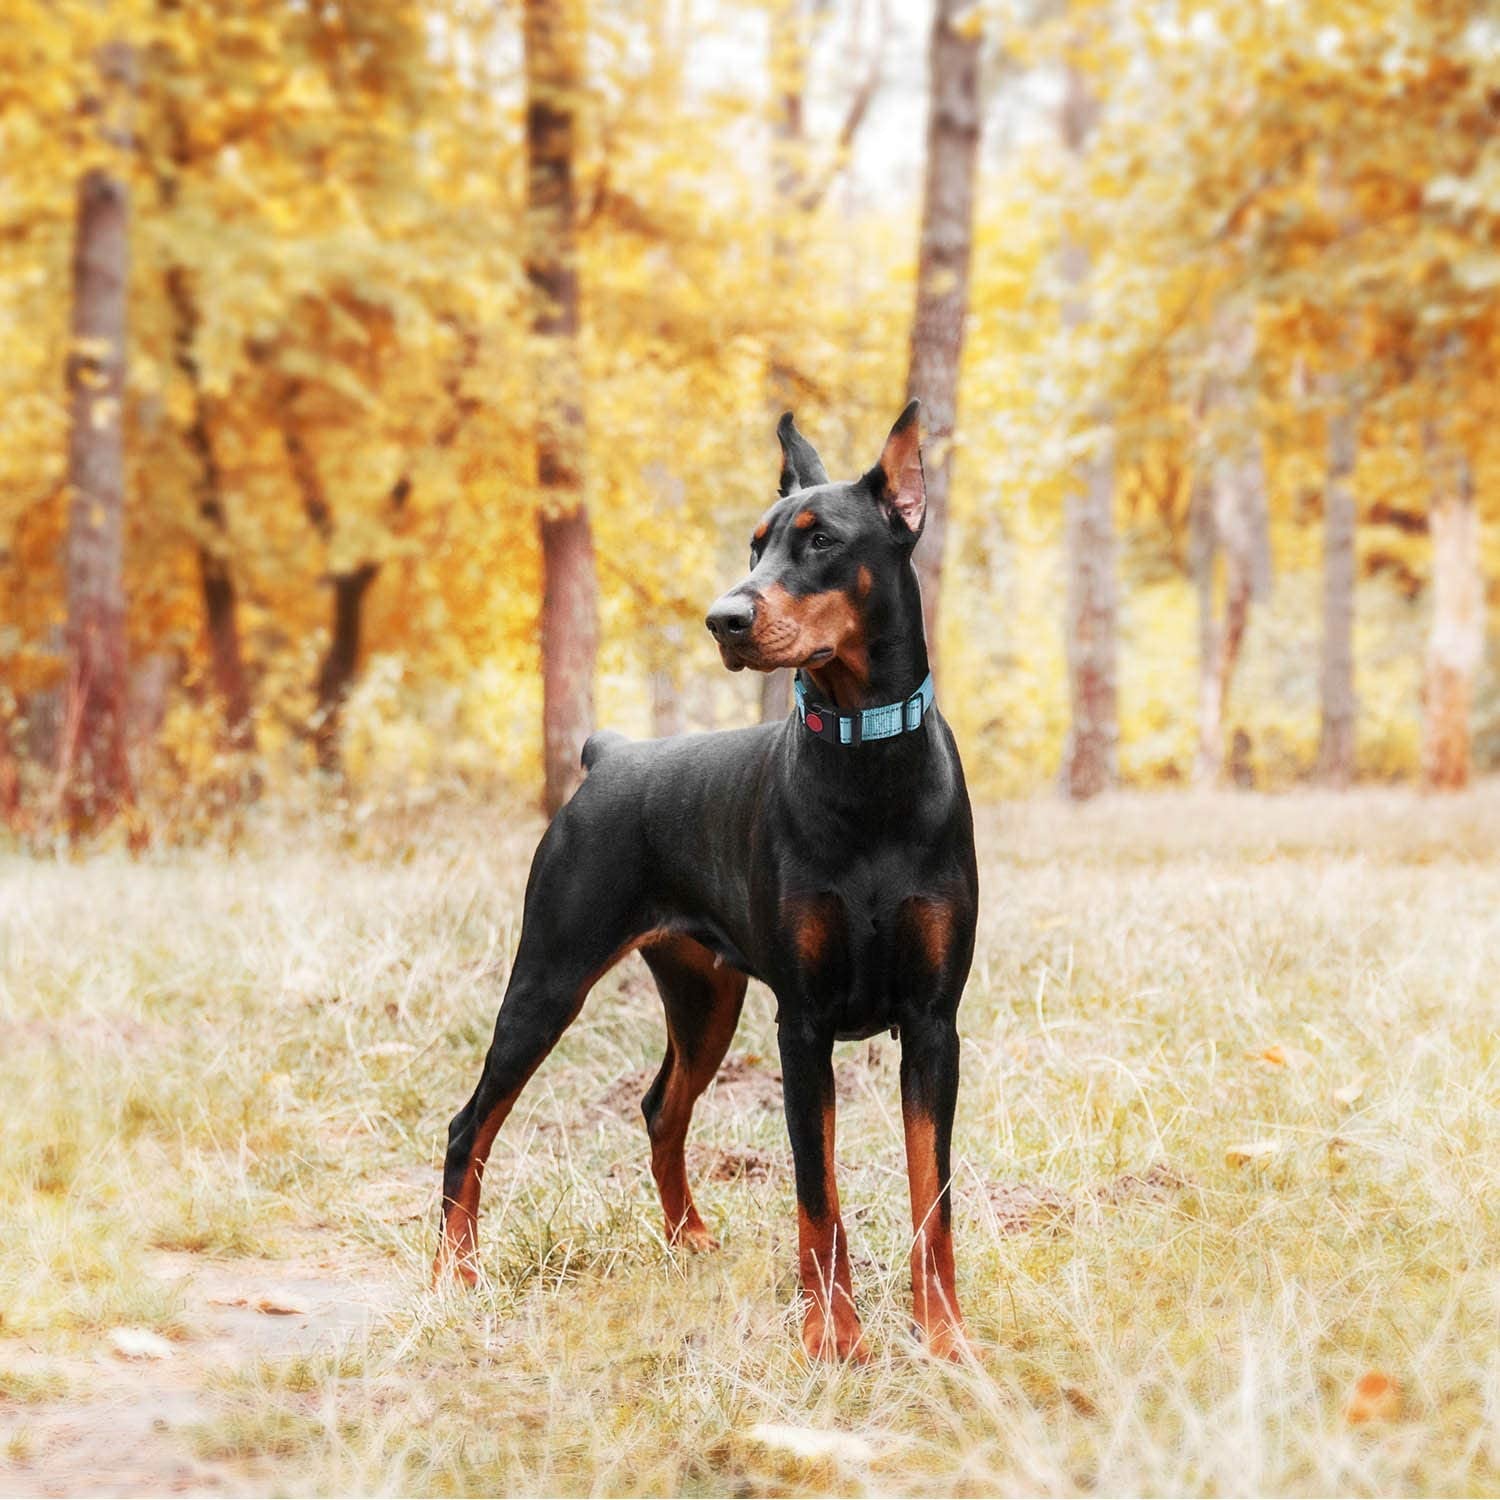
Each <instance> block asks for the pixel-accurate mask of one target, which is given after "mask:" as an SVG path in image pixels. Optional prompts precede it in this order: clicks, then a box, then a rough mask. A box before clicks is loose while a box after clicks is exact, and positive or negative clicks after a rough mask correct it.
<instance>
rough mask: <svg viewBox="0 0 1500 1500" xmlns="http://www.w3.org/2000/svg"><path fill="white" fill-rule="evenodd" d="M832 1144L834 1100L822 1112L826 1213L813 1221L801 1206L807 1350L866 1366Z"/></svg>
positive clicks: (867, 1353) (821, 1356) (799, 1229)
mask: <svg viewBox="0 0 1500 1500" xmlns="http://www.w3.org/2000/svg"><path fill="white" fill-rule="evenodd" d="M833 1143H834V1107H833V1104H832V1103H831V1102H830V1103H829V1104H828V1106H827V1107H826V1108H825V1109H824V1111H823V1198H824V1202H825V1203H826V1204H827V1211H826V1212H825V1213H824V1214H823V1215H822V1216H821V1217H818V1218H814V1217H813V1216H812V1215H811V1214H809V1213H808V1211H807V1209H806V1208H805V1207H803V1205H802V1204H801V1203H800V1202H799V1203H798V1204H797V1262H798V1269H799V1270H800V1272H801V1275H802V1290H803V1292H804V1293H805V1294H806V1296H807V1298H808V1309H807V1313H806V1315H805V1316H804V1318H803V1320H802V1347H803V1349H805V1350H806V1351H807V1354H808V1356H809V1357H810V1358H812V1359H828V1360H833V1359H852V1360H855V1361H856V1362H858V1363H861V1364H862V1363H864V1361H865V1360H867V1359H868V1358H869V1357H870V1351H869V1348H868V1346H867V1345H866V1344H865V1338H864V1330H863V1329H862V1328H861V1327H860V1323H859V1314H858V1313H857V1312H856V1311H855V1309H854V1287H853V1281H852V1279H851V1276H850V1271H849V1239H848V1235H847V1234H846V1232H845V1230H844V1221H843V1218H842V1217H841V1216H840V1213H839V1188H838V1181H837V1174H836V1173H835V1170H834V1156H833Z"/></svg>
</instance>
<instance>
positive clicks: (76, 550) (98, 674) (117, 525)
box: [58, 43, 135, 834]
mask: <svg viewBox="0 0 1500 1500" xmlns="http://www.w3.org/2000/svg"><path fill="white" fill-rule="evenodd" d="M99 68H100V73H101V77H102V83H103V87H102V90H101V96H100V98H99V99H98V100H95V101H93V102H92V104H91V106H90V107H91V110H92V112H94V113H97V114H100V115H101V116H102V121H103V134H104V136H105V139H106V140H107V141H108V142H109V143H110V144H111V145H112V146H113V147H114V148H115V153H116V155H117V158H119V157H123V154H124V153H125V152H126V151H127V150H128V149H129V147H130V133H129V126H128V123H127V122H128V109H129V103H130V96H131V91H132V89H133V87H134V74H135V60H134V55H133V53H132V52H131V50H130V49H129V48H128V47H125V46H123V45H121V44H119V43H110V44H108V45H107V46H105V47H104V48H103V49H102V51H101V53H100V58H99ZM129 271H130V196H129V188H128V186H127V184H126V179H125V165H124V162H123V160H119V159H117V160H116V161H115V162H114V163H112V164H111V165H107V166H98V167H93V168H91V169H90V170H89V171H88V172H86V173H85V174H84V176H83V178H82V180H81V181H80V183H79V187H78V201H77V219H76V225H75V230H74V242H73V316H72V325H71V342H70V349H69V355H68V367H67V384H68V396H69V405H70V413H69V422H70V431H69V441H68V492H69V497H70V498H69V505H68V536H67V544H66V546H67V608H68V625H67V646H68V687H67V710H66V728H65V732H64V736H63V742H62V747H61V755H60V761H59V768H58V788H59V793H60V803H61V809H62V813H63V816H64V819H65V821H66V823H67V825H68V827H69V829H70V831H72V832H73V833H75V834H76V833H80V832H83V831H84V830H86V829H88V828H91V827H95V826H98V825H99V824H102V823H104V822H106V821H108V820H109V819H110V818H111V817H113V816H114V815H115V814H116V813H117V812H118V811H119V810H120V809H121V808H122V807H124V806H126V805H128V804H129V802H130V800H131V796H132V793H131V786H130V767H129V762H128V759H127V756H126V722H125V716H126V691H127V683H128V678H127V672H126V637H125V590H124V577H123V574H124V542H125V442H124V397H125V338H126V302H127V292H128V280H129Z"/></svg>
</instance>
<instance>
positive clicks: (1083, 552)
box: [1060, 64, 1120, 801]
mask: <svg viewBox="0 0 1500 1500" xmlns="http://www.w3.org/2000/svg"><path fill="white" fill-rule="evenodd" d="M1097 118H1098V106H1097V104H1096V103H1095V101H1094V99H1093V97H1092V96H1091V95H1090V93H1089V89H1088V84H1087V82H1086V80H1085V79H1084V76H1083V72H1082V70H1081V69H1080V68H1079V67H1078V66H1077V65H1076V64H1070V65H1069V67H1068V70H1067V78H1066V83H1065V87H1064V92H1063V102H1062V111H1061V133H1062V139H1063V144H1064V146H1066V147H1067V149H1068V151H1069V152H1070V153H1071V154H1072V156H1073V158H1074V161H1075V163H1076V164H1077V167H1078V169H1079V171H1080V172H1081V167H1082V161H1083V157H1084V155H1085V153H1086V151H1087V150H1088V141H1089V137H1090V135H1092V134H1093V130H1094V126H1095V123H1096V121H1097ZM1060 260H1061V272H1062V278H1063V282H1064V284H1065V287H1066V292H1065V295H1064V301H1063V308H1062V320H1063V327H1064V328H1065V329H1067V330H1068V332H1069V333H1070V334H1073V335H1081V334H1082V332H1083V330H1084V329H1086V328H1087V326H1088V323H1089V319H1090V316H1091V314H1090V309H1089V299H1088V282H1089V271H1090V265H1089V252H1088V249H1087V247H1086V246H1085V245H1084V244H1083V243H1082V242H1081V241H1079V240H1078V239H1076V238H1069V239H1065V240H1064V243H1063V246H1062V251H1061V256H1060ZM1089 424H1090V426H1091V427H1092V428H1093V429H1094V431H1095V434H1096V438H1095V443H1094V446H1093V450H1092V451H1091V452H1090V453H1089V454H1088V456H1087V457H1086V458H1084V459H1083V460H1081V461H1080V462H1079V463H1078V464H1077V465H1076V466H1075V468H1074V471H1073V473H1072V475H1071V476H1070V477H1069V481H1068V488H1067V491H1066V494H1065V497H1064V501H1063V531H1064V556H1065V566H1066V568H1067V575H1068V577H1067V593H1066V598H1067V604H1066V609H1067V614H1066V617H1065V620H1064V632H1065V636H1066V640H1067V648H1068V689H1069V700H1070V702H1071V706H1072V725H1071V728H1070V730H1069V733H1068V743H1067V748H1066V749H1065V751H1064V753H1063V770H1062V784H1063V788H1064V790H1065V791H1066V792H1067V794H1068V796H1070V797H1072V798H1073V799H1074V800H1076V801H1084V800H1086V799H1087V798H1090V797H1096V796H1098V794H1099V793H1100V792H1103V791H1105V790H1107V789H1108V788H1109V787H1111V786H1113V785H1114V784H1115V781H1116V779H1117V775H1118V766H1117V756H1118V747H1119V738H1120V731H1119V706H1118V694H1117V689H1116V660H1117V653H1118V646H1117V633H1118V627H1117V617H1118V612H1119V606H1118V596H1117V585H1116V579H1115V520H1114V442H1113V435H1112V433H1111V431H1110V412H1109V409H1108V407H1107V405H1105V404H1104V403H1103V402H1096V403H1095V404H1094V406H1093V408H1092V409H1091V410H1090V412H1089Z"/></svg>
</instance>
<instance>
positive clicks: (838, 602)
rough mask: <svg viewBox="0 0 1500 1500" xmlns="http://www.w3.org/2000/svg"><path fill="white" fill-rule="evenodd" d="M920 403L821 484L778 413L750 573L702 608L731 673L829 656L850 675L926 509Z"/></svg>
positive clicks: (894, 596)
mask: <svg viewBox="0 0 1500 1500" xmlns="http://www.w3.org/2000/svg"><path fill="white" fill-rule="evenodd" d="M918 410H919V403H917V402H916V401H913V402H911V403H910V405H908V406H907V408H906V410H905V411H904V412H902V413H901V415H900V417H899V418H897V421H896V425H895V426H894V427H893V428H891V434H890V436H889V437H888V438H887V439H886V443H885V448H884V450H883V451H882V453H881V455H880V461H879V462H878V463H877V464H876V465H875V466H874V468H872V469H871V470H870V471H869V472H868V473H867V474H865V475H864V476H863V477H862V478H860V479H856V480H855V481H854V482H853V483H851V484H830V483H829V482H828V475H827V473H826V472H825V471H824V469H823V464H822V461H821V460H820V459H819V458H818V455H817V453H816V452H815V451H814V449H813V446H812V444H811V443H809V442H808V441H807V439H806V438H805V437H803V436H802V434H801V433H800V432H798V431H797V427H796V424H795V423H794V422H793V420H792V414H791V413H790V412H788V413H787V414H786V415H785V416H784V417H782V419H781V421H780V423H779V424H778V425H777V428H776V435H777V437H778V438H780V439H781V484H780V487H779V488H780V498H778V499H777V501H776V503H775V504H774V505H772V506H771V508H770V509H769V510H768V511H767V512H766V513H765V515H764V516H762V517H761V520H760V524H759V525H758V526H757V527H756V528H755V533H754V535H753V536H752V538H751V540H750V572H749V575H748V576H747V577H746V578H745V579H743V580H742V581H741V582H740V583H737V584H736V585H735V586H734V587H733V588H732V589H730V590H729V592H728V593H727V594H724V595H723V596H722V597H721V598H719V599H718V600H717V601H716V603H715V604H714V607H713V608H712V609H711V610H709V612H708V619H707V621H706V623H707V625H708V629H709V632H710V634H711V635H712V636H713V638H714V640H715V641H717V642H718V645H719V654H720V655H721V656H722V657H723V658H724V665H725V666H726V667H728V668H729V669H730V671H732V672H738V671H740V670H741V669H742V668H744V667H753V668H754V669H755V670H756V671H758V672H769V671H772V670H774V669H775V668H777V667H807V668H811V669H816V668H820V667H824V666H827V665H828V664H830V663H832V662H834V661H835V660H837V661H839V662H840V663H841V664H842V666H843V667H844V668H845V669H846V670H847V671H848V673H849V674H850V675H851V677H852V678H853V679H854V681H855V682H856V683H858V682H861V681H863V680H864V679H865V678H866V677H867V676H868V671H869V645H870V641H871V639H872V638H873V635H874V633H875V631H876V630H878V629H879V628H880V626H881V625H882V623H883V622H884V621H886V620H888V619H889V618H890V617H891V615H892V613H893V612H894V611H895V610H896V609H897V608H898V607H899V606H900V603H901V601H902V599H903V598H905V597H907V595H908V592H909V591H910V590H912V589H914V586H915V585H914V580H913V579H912V578H911V577H910V575H911V553H912V548H913V547H914V546H915V545H916V542H917V538H918V537H919V536H921V534H922V525H923V522H924V521H925V520H926V519H927V491H926V487H925V485H924V483H923V480H922V451H921V431H920V428H919V426H918V422H917V413H918Z"/></svg>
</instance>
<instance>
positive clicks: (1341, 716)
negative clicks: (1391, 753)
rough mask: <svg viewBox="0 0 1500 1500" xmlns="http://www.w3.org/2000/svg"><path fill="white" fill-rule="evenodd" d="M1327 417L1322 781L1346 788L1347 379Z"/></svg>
mask: <svg viewBox="0 0 1500 1500" xmlns="http://www.w3.org/2000/svg"><path fill="white" fill-rule="evenodd" d="M1332 395H1333V399H1334V402H1335V404H1334V407H1333V409H1332V411H1331V412H1330V413H1329V417H1328V478H1327V481H1326V483H1325V485H1324V490H1323V649H1322V663H1321V669H1320V672H1319V694H1320V697H1321V700H1322V728H1321V731H1320V733H1319V737H1318V780H1319V781H1321V782H1322V783H1323V784H1324V785H1325V786H1330V787H1337V788H1344V787H1347V786H1348V785H1349V784H1350V783H1351V782H1352V781H1353V780H1354V749H1355V728H1356V724H1357V721H1358V714H1359V700H1358V698H1357V697H1356V695H1355V691H1354V581H1355V528H1356V522H1357V519H1358V511H1357V507H1356V503H1355V498H1354V485H1353V477H1354V465H1355V462H1356V460H1357V459H1358V456H1359V407H1358V405H1357V403H1356V401H1355V398H1354V396H1353V394H1352V391H1351V390H1350V388H1349V386H1348V383H1347V381H1342V380H1341V381H1340V382H1339V388H1338V389H1337V390H1334V391H1333V392H1332Z"/></svg>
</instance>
